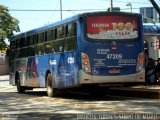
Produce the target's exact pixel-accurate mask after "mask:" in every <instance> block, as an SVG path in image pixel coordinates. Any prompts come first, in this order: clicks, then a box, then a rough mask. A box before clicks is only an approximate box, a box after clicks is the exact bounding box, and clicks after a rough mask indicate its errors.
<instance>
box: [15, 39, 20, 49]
mask: <svg viewBox="0 0 160 120" xmlns="http://www.w3.org/2000/svg"><path fill="white" fill-rule="evenodd" d="M20 47H21V39H17V40H16V48H20Z"/></svg>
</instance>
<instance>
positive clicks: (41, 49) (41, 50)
mask: <svg viewBox="0 0 160 120" xmlns="http://www.w3.org/2000/svg"><path fill="white" fill-rule="evenodd" d="M43 54H44V44H43V43H42V44H37V45H36V55H43Z"/></svg>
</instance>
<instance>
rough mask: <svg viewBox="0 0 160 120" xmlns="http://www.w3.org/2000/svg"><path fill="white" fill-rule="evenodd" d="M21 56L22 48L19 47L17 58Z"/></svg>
mask: <svg viewBox="0 0 160 120" xmlns="http://www.w3.org/2000/svg"><path fill="white" fill-rule="evenodd" d="M20 57H21V49H20V48H19V49H17V50H16V58H20Z"/></svg>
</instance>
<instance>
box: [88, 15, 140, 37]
mask: <svg viewBox="0 0 160 120" xmlns="http://www.w3.org/2000/svg"><path fill="white" fill-rule="evenodd" d="M87 35H88V37H89V38H96V39H130V38H131V39H133V38H137V37H138V21H137V18H135V17H127V16H93V17H88V18H87Z"/></svg>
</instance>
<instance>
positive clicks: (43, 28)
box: [10, 11, 140, 41]
mask: <svg viewBox="0 0 160 120" xmlns="http://www.w3.org/2000/svg"><path fill="white" fill-rule="evenodd" d="M99 13H100V14H104V13H107V14H113V15H114V14H117V13H120V14H129V15H130V14H133V15H140V14H138V13H128V12H107V11H96V12H86V13H80V14H77V15H75V16H72V17H69V18H66V19H63V20H60V21H57V22H54V23H51V24H48V25H45V26H42V27H39V28H35V29H32V30H29V31H26V32H23V33H19V34H16V35H13V36H12V37H11V39H10V40H11V41H12V40H14V39H18V38H21V37H26V36H30V35H33V34H34V33H40V32H42V31H45V30H47V29H51V28H53V27H55V26H58V25H61V24H65V23H67V22H71V21H74V20H76V19H79V18H80V17H81V16H82V15H87V14H99Z"/></svg>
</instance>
